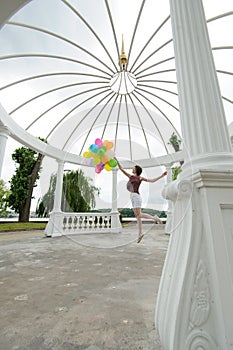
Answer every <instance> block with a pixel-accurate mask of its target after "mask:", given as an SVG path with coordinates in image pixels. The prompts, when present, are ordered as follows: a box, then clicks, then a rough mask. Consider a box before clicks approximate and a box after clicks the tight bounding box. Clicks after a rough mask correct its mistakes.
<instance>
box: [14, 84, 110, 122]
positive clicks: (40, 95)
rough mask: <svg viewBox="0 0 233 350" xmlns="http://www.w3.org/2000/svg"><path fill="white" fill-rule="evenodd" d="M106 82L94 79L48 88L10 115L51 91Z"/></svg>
mask: <svg viewBox="0 0 233 350" xmlns="http://www.w3.org/2000/svg"><path fill="white" fill-rule="evenodd" d="M93 83H94V84H106V82H95V81H94V82H93V81H89V82H82V83H73V84H68V85H62V86H59V87H56V88H54V89H50V90H47V91H45V92H42V93H41V94H39V95H36V96H34V97H32V98H30V99H29V100H27V101H25V102H24V103H22V104H21V105H19V106H18V107H16V108H15V109H13V110H12V111H11V112H9V115H11V114H13V113H15V112H16V111H18V110H19V109H20V108H22V107H24V106H26V105H27V104H28V103H31V102H32V101H35V100H36V99H38V98H40V97H42V96H44V95H47V94H50V93H51V92H54V91H58V90H62V89H66V88H69V87H73V86H77V85H86V84H93ZM105 87H106V86H102V88H103V89H104V88H105Z"/></svg>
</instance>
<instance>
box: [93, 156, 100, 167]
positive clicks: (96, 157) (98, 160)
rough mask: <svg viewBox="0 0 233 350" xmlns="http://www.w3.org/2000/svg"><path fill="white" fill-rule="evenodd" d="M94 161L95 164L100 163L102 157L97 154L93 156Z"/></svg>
mask: <svg viewBox="0 0 233 350" xmlns="http://www.w3.org/2000/svg"><path fill="white" fill-rule="evenodd" d="M93 162H94V164H95V165H97V164H99V163H100V157H98V156H96V155H95V156H94V157H93Z"/></svg>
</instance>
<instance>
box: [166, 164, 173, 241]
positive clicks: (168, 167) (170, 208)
mask: <svg viewBox="0 0 233 350" xmlns="http://www.w3.org/2000/svg"><path fill="white" fill-rule="evenodd" d="M166 170H167V186H168V185H169V184H170V183H171V182H172V165H171V164H170V165H166ZM172 216H173V203H172V201H171V200H168V208H167V221H166V225H165V234H167V235H170V234H171V233H172Z"/></svg>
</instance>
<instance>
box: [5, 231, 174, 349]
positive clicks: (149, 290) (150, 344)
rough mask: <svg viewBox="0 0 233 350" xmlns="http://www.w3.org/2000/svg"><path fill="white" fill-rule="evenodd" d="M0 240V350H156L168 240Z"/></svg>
mask: <svg viewBox="0 0 233 350" xmlns="http://www.w3.org/2000/svg"><path fill="white" fill-rule="evenodd" d="M143 228H144V234H145V236H144V238H143V240H142V241H141V243H140V244H137V243H136V236H137V234H136V226H135V225H134V224H130V225H128V226H127V227H125V228H124V230H123V232H122V233H121V234H99V235H78V236H77V235H73V236H66V237H65V236H63V237H59V238H45V237H44V236H43V232H42V231H29V232H18V233H16V232H10V233H1V234H0V290H1V292H0V315H1V318H0V350H128V349H130V350H139V349H140V350H161V346H160V342H159V337H158V334H157V332H156V329H155V324H154V314H155V303H156V295H157V291H158V285H159V280H160V276H161V272H162V267H163V264H164V258H165V255H166V251H167V245H168V241H169V237H168V236H167V235H165V234H164V231H163V226H162V225H152V224H145V225H144V227H143Z"/></svg>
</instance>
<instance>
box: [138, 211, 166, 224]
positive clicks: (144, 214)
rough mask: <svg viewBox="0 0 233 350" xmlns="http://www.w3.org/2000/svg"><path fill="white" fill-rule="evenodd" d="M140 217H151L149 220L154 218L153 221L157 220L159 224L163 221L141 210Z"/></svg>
mask: <svg viewBox="0 0 233 350" xmlns="http://www.w3.org/2000/svg"><path fill="white" fill-rule="evenodd" d="M141 218H144V219H151V220H154V221H155V222H158V223H159V224H162V223H163V222H162V221H161V220H160V218H159V217H158V216H157V215H155V216H152V215H150V214H147V213H142V212H141Z"/></svg>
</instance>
